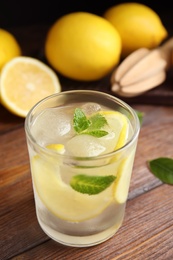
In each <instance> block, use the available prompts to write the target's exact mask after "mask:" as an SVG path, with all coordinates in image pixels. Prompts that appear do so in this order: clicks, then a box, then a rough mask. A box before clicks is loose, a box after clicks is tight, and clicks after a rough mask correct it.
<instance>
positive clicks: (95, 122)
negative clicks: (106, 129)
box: [90, 113, 107, 129]
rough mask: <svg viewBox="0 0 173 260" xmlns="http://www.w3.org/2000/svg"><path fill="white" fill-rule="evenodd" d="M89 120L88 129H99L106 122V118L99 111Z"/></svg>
mask: <svg viewBox="0 0 173 260" xmlns="http://www.w3.org/2000/svg"><path fill="white" fill-rule="evenodd" d="M90 121H91V125H90V129H101V128H102V127H103V126H105V125H106V124H107V120H106V118H105V117H104V116H103V115H101V114H99V113H98V114H95V115H93V116H91V117H90Z"/></svg>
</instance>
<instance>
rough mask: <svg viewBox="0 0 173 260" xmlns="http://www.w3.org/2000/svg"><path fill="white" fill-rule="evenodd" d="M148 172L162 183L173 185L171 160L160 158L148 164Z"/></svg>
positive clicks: (172, 162)
mask: <svg viewBox="0 0 173 260" xmlns="http://www.w3.org/2000/svg"><path fill="white" fill-rule="evenodd" d="M148 165H149V169H150V171H151V172H152V173H153V174H154V175H155V176H156V177H157V178H158V179H160V180H161V181H162V182H164V183H167V184H173V159H172V158H166V157H161V158H157V159H154V160H151V161H149V162H148Z"/></svg>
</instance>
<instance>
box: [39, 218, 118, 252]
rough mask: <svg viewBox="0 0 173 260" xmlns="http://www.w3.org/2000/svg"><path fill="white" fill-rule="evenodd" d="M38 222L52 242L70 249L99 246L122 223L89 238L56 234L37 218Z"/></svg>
mask: <svg viewBox="0 0 173 260" xmlns="http://www.w3.org/2000/svg"><path fill="white" fill-rule="evenodd" d="M38 222H39V224H40V226H41V228H42V230H43V231H44V232H45V234H47V235H48V236H49V237H50V238H51V239H53V240H54V241H56V242H58V243H60V244H63V245H66V246H71V247H89V246H94V245H97V244H101V243H103V242H104V241H106V240H108V239H109V238H111V237H112V236H114V235H115V233H116V232H117V231H118V230H119V228H120V227H121V225H122V223H119V225H115V226H113V227H111V228H109V229H107V230H105V231H102V232H100V233H98V234H95V235H90V236H70V235H66V234H62V233H60V232H57V231H55V230H53V229H52V228H50V227H48V226H47V225H45V224H44V223H43V222H42V221H40V219H39V217H38Z"/></svg>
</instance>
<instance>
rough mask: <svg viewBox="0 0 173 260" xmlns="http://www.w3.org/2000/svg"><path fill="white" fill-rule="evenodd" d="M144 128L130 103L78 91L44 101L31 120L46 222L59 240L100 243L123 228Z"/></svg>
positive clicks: (39, 209) (38, 201)
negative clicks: (131, 179) (137, 151)
mask: <svg viewBox="0 0 173 260" xmlns="http://www.w3.org/2000/svg"><path fill="white" fill-rule="evenodd" d="M139 129H140V123H139V120H138V117H137V115H136V113H135V111H134V110H133V109H132V108H131V107H130V106H129V105H127V104H126V103H125V102H123V101H121V100H120V99H117V98H115V97H113V96H111V95H109V94H106V93H102V92H98V91H90V90H88V91H85V90H74V91H65V92H61V93H59V94H54V95H51V96H49V97H47V98H45V99H43V100H41V101H40V102H38V103H37V104H36V105H35V106H34V107H33V108H32V109H31V110H30V112H29V113H28V115H27V117H26V120H25V131H26V137H27V144H28V151H29V158H30V166H31V173H32V181H33V190H34V197H35V206H36V213H37V218H38V222H39V224H40V226H41V228H42V229H43V231H44V232H45V233H46V234H47V235H48V236H49V237H51V238H52V239H54V240H55V241H57V242H59V243H61V244H64V245H68V246H75V247H87V246H92V245H96V244H99V243H101V242H103V241H105V240H107V239H108V238H110V237H112V236H113V235H114V234H115V233H116V231H117V230H118V229H119V228H120V226H121V225H122V222H123V217H124V213H125V207H126V201H127V197H128V190H129V185H130V178H131V173H132V168H133V162H134V156H135V150H136V145H137V139H138V134H139Z"/></svg>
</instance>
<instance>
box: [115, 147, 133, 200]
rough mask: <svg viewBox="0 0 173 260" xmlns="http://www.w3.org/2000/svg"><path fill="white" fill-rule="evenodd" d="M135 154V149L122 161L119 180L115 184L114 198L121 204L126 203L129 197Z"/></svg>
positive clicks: (118, 175)
mask: <svg viewBox="0 0 173 260" xmlns="http://www.w3.org/2000/svg"><path fill="white" fill-rule="evenodd" d="M134 155H135V149H133V151H132V152H131V153H130V155H129V156H128V157H127V158H125V159H124V160H123V161H122V163H121V164H120V167H119V169H118V173H117V180H116V182H115V185H114V198H115V200H116V201H117V202H118V203H121V204H122V203H125V202H126V200H127V197H128V191H129V186H130V179H131V172H132V168H133V161H134Z"/></svg>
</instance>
